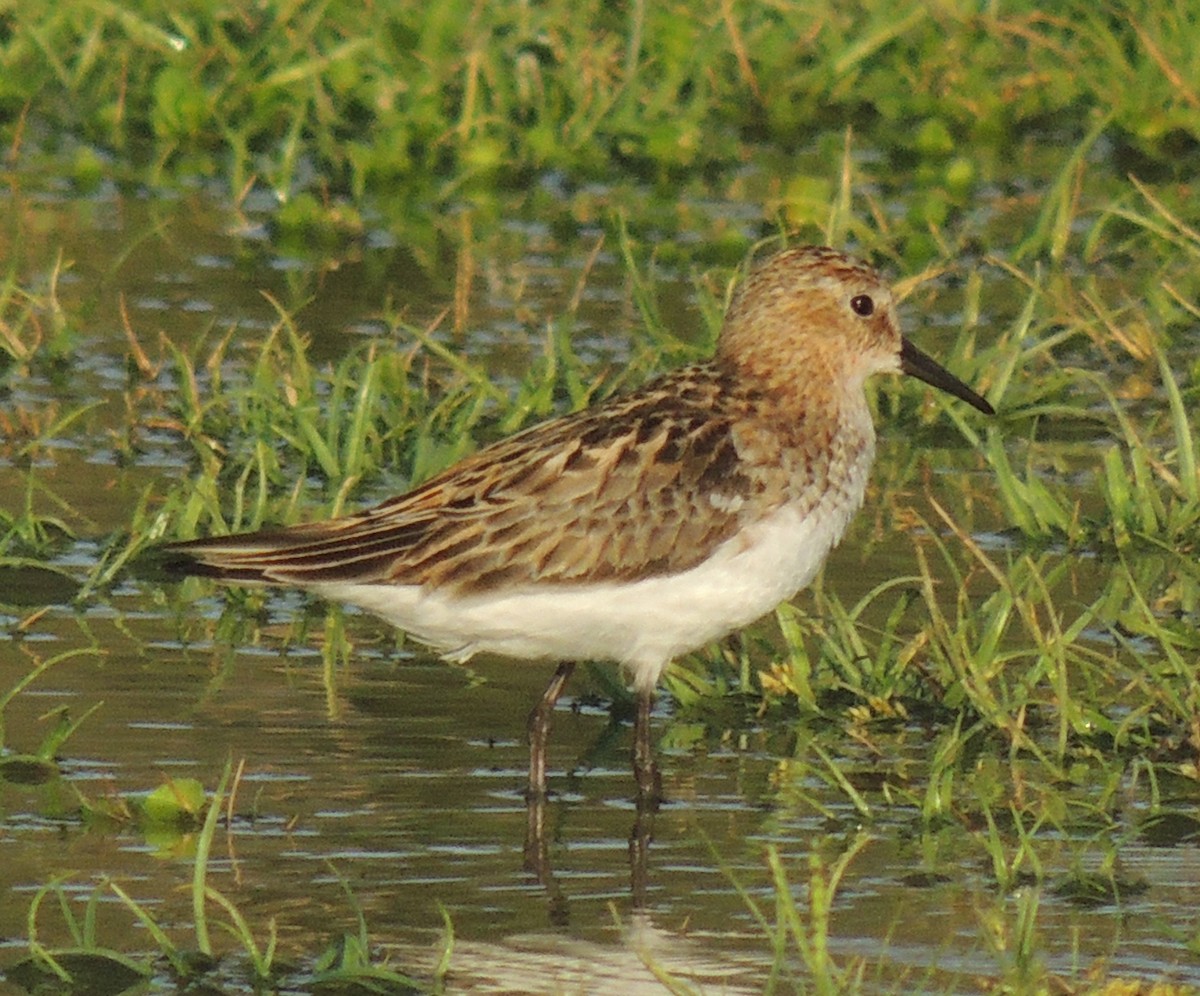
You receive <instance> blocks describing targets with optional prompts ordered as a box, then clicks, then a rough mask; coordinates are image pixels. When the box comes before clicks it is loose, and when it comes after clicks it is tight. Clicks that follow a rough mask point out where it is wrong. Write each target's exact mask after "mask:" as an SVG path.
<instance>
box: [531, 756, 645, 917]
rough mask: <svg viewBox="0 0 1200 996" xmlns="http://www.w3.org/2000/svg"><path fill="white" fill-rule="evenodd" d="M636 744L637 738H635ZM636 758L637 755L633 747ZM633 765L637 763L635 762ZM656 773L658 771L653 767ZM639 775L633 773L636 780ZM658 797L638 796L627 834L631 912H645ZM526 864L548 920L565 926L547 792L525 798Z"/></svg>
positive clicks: (565, 897)
mask: <svg viewBox="0 0 1200 996" xmlns="http://www.w3.org/2000/svg"><path fill="white" fill-rule="evenodd" d="M635 742H636V738H635ZM634 753H635V757H636V756H637V754H638V751H637V748H636V747H635V751H634ZM635 764H636V761H635ZM655 774H657V768H655ZM638 777H639V776H638V775H637V774H636V773H635V778H638ZM659 798H660V797H659V796H658V795H646V794H644V793H642V792H639V793H638V794H637V801H636V805H635V807H634V809H635V814H636V815H635V818H634V821H633V828H632V829H631V830H630V832H629V894H630V900H631V909H632V910H633V912H634V913H635V914H636V913H640V912H642V911H644V910H645V909H646V906H647V901H646V900H647V893H648V889H647V886H648V879H649V874H650V842H651V840H653V839H654V815H655V813H656V812H657V811H658V806H659ZM525 806H526V822H525V863H524V868H525V870H526V871H527V872H529V873H530V874H532V875H533V876H534V877H535V878H536V879H537V881H538V882H539V883H540V884H541V886H542V887H543V888H544V889H545V890H546V897H547V899H548V900H549V903H548V908H549V919H550V923H551V925H552V926H556V927H566V926H567V925H568V924H569V923H570V916H569V913H568V908H567V903H568V897H567V896H566V895H565V894H564V893H563V890H562V887H561V885H560V884H559V882H558V880H557V878H556V877H555V875H554V868H553V867H552V865H551V862H550V850H549V846H548V842H547V839H546V806H547V796H546V793H544V792H543V793H529V794H528V795H527V796H526V803H525Z"/></svg>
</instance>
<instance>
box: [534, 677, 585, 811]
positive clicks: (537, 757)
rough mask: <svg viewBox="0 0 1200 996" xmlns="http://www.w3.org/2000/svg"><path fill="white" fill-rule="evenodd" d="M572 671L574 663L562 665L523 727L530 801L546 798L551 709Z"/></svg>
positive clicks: (552, 714)
mask: <svg viewBox="0 0 1200 996" xmlns="http://www.w3.org/2000/svg"><path fill="white" fill-rule="evenodd" d="M574 670H575V662H574V661H563V662H562V663H561V664H559V665H558V670H556V671H555V672H554V677H553V678H551V679H550V684H548V685H547V686H546V690H545V691H544V692H543V693H542V700H541V701H540V702H539V703H538V704H537V705H535V706H534V707H533V711H532V712H530V714H529V720H528V721H527V723H526V724H525V728H526V731H527V732H528V734H529V788H528V797H529V798H530V799H545V798H546V743H547V741H548V740H549V739H550V725H551V719H552V718H553V716H554V706H555V704H556V703H557V702H558V697H559V696H560V695H562V693H563V689H564V688H565V687H566V685H567V681H568V680H569V679H570V677H571V672H572V671H574Z"/></svg>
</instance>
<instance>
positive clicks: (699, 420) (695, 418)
mask: <svg viewBox="0 0 1200 996" xmlns="http://www.w3.org/2000/svg"><path fill="white" fill-rule="evenodd" d="M727 400H728V392H727V390H724V389H723V387H722V385H721V384H720V374H719V372H718V371H717V370H716V369H715V368H713V367H712V366H711V365H701V366H697V367H690V368H685V369H683V370H679V371H676V372H674V373H673V374H669V375H667V376H666V377H665V378H662V379H661V380H659V381H657V382H655V383H654V384H652V385H648V386H647V387H646V388H644V389H643V390H641V391H639V392H636V393H634V394H631V395H628V396H625V397H623V398H616V399H612V400H610V401H609V402H606V403H604V404H601V405H598V406H596V407H594V408H591V409H588V410H586V411H583V412H579V413H576V414H574V415H568V416H565V417H562V418H558V419H553V420H551V421H549V422H544V423H542V424H540V425H537V426H534V427H532V428H531V429H528V430H526V431H524V432H522V433H518V434H517V435H515V436H512V437H509V438H508V439H505V440H501V441H500V442H498V443H495V444H493V445H492V446H489V447H487V448H485V449H483V450H480V451H479V452H478V453H476V454H474V455H473V456H471V457H468V458H467V459H465V460H463V461H461V462H460V463H458V464H456V465H455V466H453V467H451V468H450V469H449V470H447V471H444V472H443V473H442V474H440V475H438V476H436V477H434V478H432V479H430V480H429V481H427V482H426V483H424V484H423V485H421V486H419V487H417V488H416V489H414V490H413V491H410V492H408V493H407V494H404V495H401V496H400V497H398V498H393V499H391V500H389V501H385V502H383V503H382V504H380V505H377V506H375V507H374V508H371V509H368V510H366V511H364V512H360V513H357V514H354V515H350V516H346V517H344V518H340V519H333V520H330V521H328V522H324V523H316V524H312V525H302V526H294V527H291V528H288V529H283V530H279V531H275V532H265V533H251V534H245V535H241V536H228V537H222V538H218V539H214V540H200V541H194V542H192V543H182V544H176V545H175V546H173V547H172V548H170V553H171V555H173V556H175V557H179V558H183V559H184V560H185V561H186V563H184V564H183V565H182V569H183V570H186V571H188V572H190V573H200V574H206V575H209V576H214V577H219V578H222V579H224V580H227V581H233V582H241V583H249V584H255V583H257V584H295V585H311V584H321V583H329V582H358V583H392V584H401V585H403V584H419V585H429V586H440V587H444V588H448V589H452V590H460V591H464V592H465V591H486V590H488V589H490V588H493V587H495V586H498V585H522V584H539V583H562V584H571V583H584V582H600V581H628V580H634V579H637V578H642V577H648V576H654V575H661V574H669V573H675V572H677V571H682V570H686V569H688V568H690V567H693V566H695V565H696V564H698V563H700V562H701V561H703V560H704V559H705V558H706V557H708V556H709V555H710V554H711V553H712V551H713V550H714V549H715V548H716V547H717V546H718V545H720V544H721V543H722V542H723V541H725V540H726V539H728V538H729V537H730V536H731V535H733V533H734V532H735V531H736V529H737V528H738V526H739V524H740V523H741V522H742V521H743V516H744V514H745V506H746V504H747V502H748V501H750V502H751V503H752V506H753V507H754V508H757V509H759V510H761V509H762V505H763V501H762V499H763V498H764V497H768V498H769V494H766V493H767V492H771V493H774V492H777V491H780V490H781V489H780V488H779V487H777V486H775V485H776V483H777V482H773V481H770V480H764V477H763V472H762V471H761V469H760V470H759V471H753V472H752V471H751V470H750V469H749V468H748V467H747V466H746V464H745V462H744V461H743V459H742V457H741V455H740V453H739V445H740V444H741V443H742V442H744V440H742V438H741V437H740V436H739V426H738V421H737V418H736V415H737V414H738V413H737V412H735V411H732V410H728V409H729V408H730V406H729V404H728V403H727Z"/></svg>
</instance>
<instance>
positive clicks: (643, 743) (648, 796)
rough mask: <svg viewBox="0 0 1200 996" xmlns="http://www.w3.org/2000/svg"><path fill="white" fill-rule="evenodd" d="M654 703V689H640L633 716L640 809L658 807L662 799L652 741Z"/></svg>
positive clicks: (634, 772)
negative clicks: (651, 710) (651, 713)
mask: <svg viewBox="0 0 1200 996" xmlns="http://www.w3.org/2000/svg"><path fill="white" fill-rule="evenodd" d="M653 705H654V691H653V690H652V689H647V690H642V689H639V690H638V693H637V710H636V712H635V713H634V717H633V777H634V780H635V781H636V782H637V791H638V798H637V803H638V808H639V809H640V808H642V807H643V806H645V807H649V808H651V809H654V808H657V806H658V804H659V802H661V801H662V777H661V775H659V773H658V765H657V764H656V763H655V761H654V747H653V745H652V744H651V741H650V709H651V707H652V706H653Z"/></svg>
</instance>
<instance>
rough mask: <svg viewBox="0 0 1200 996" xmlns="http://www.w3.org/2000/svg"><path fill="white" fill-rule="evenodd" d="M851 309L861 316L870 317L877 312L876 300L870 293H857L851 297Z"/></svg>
mask: <svg viewBox="0 0 1200 996" xmlns="http://www.w3.org/2000/svg"><path fill="white" fill-rule="evenodd" d="M850 309H851V310H852V311H853V312H854V313H855V314H856V315H858V316H859V317H861V318H869V317H870V316H871V315H873V314H874V313H875V301H874V300H873V299H872V298H871V295H870V294H856V295H854V297H852V298H850Z"/></svg>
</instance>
